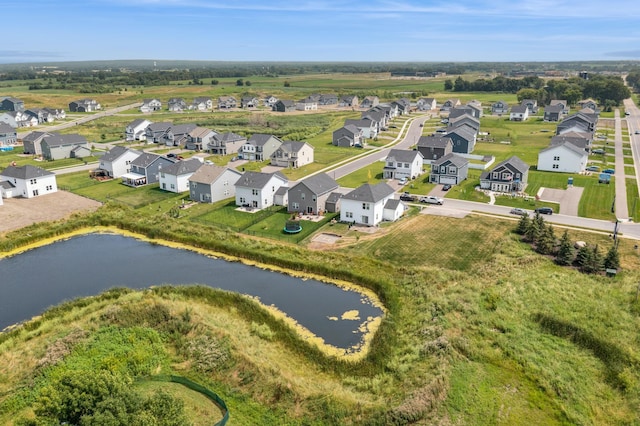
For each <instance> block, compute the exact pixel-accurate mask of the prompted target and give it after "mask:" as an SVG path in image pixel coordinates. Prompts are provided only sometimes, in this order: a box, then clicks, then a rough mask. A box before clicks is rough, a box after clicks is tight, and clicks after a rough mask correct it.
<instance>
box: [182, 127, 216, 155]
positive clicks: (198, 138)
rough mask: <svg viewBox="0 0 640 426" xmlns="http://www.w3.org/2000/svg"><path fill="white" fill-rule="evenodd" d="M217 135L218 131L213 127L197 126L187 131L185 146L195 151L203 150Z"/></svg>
mask: <svg viewBox="0 0 640 426" xmlns="http://www.w3.org/2000/svg"><path fill="white" fill-rule="evenodd" d="M215 135H217V133H216V132H214V131H213V130H211V129H208V128H206V127H196V128H195V129H193V130H191V131H190V132H189V133H187V138H186V141H185V144H184V147H185V148H186V149H191V150H194V151H202V150H203V149H206V147H207V146H209V143H211V141H212V140H213V138H214V137H215Z"/></svg>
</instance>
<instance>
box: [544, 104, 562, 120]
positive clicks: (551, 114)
mask: <svg viewBox="0 0 640 426" xmlns="http://www.w3.org/2000/svg"><path fill="white" fill-rule="evenodd" d="M562 117H564V107H563V106H562V105H547V106H545V107H544V121H560V120H562Z"/></svg>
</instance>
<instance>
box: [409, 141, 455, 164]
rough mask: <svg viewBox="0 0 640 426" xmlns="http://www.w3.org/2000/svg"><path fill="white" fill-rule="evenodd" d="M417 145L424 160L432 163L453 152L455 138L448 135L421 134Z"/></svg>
mask: <svg viewBox="0 0 640 426" xmlns="http://www.w3.org/2000/svg"><path fill="white" fill-rule="evenodd" d="M416 147H417V149H418V151H419V152H420V153H421V154H422V157H423V158H424V162H425V163H432V162H433V161H435V160H437V159H439V158H441V157H444V156H445V155H447V154H449V153H450V152H453V140H451V138H450V137H448V136H420V139H418V143H417V144H416Z"/></svg>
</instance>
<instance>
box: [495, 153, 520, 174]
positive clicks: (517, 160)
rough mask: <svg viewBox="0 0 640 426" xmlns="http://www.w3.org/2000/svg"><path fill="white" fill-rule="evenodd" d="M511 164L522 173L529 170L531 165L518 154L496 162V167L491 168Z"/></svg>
mask: <svg viewBox="0 0 640 426" xmlns="http://www.w3.org/2000/svg"><path fill="white" fill-rule="evenodd" d="M507 164H509V165H511V166H513V168H515V169H516V170H517V171H519V172H520V173H525V172H526V171H527V170H529V165H528V164H527V163H525V162H524V161H522V160H521V159H520V158H519V157H517V156H515V155H514V156H512V157H510V158H507V159H506V160H504V161H501V162H500V163H498V164H496V165H495V167H493V168H492V169H491V170H492V171H493V170H496V169H497V168H499V167H501V166H504V165H507Z"/></svg>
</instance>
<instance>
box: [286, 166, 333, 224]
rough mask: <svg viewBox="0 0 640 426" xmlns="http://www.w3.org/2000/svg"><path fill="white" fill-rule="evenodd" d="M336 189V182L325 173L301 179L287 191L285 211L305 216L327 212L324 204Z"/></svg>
mask: <svg viewBox="0 0 640 426" xmlns="http://www.w3.org/2000/svg"><path fill="white" fill-rule="evenodd" d="M338 187H339V185H338V182H336V181H335V180H333V179H332V178H331V177H330V176H329V175H328V174H326V173H320V174H317V175H314V176H311V177H308V178H306V179H303V180H301V181H300V182H298V183H297V184H296V185H294V186H293V187H291V188H290V189H289V191H288V196H289V204H288V208H287V210H288V211H289V212H301V213H305V214H322V212H324V211H326V210H327V207H326V202H327V199H328V198H329V195H331V193H332V192H334V191H335V190H336V189H338Z"/></svg>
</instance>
